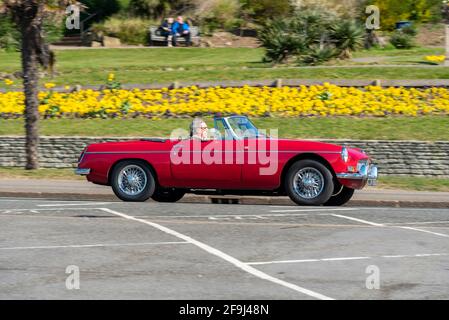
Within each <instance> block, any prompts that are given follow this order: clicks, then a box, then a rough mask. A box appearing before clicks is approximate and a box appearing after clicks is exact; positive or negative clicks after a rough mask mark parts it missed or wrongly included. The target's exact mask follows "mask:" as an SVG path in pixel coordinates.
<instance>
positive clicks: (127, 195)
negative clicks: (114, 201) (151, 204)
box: [111, 160, 156, 202]
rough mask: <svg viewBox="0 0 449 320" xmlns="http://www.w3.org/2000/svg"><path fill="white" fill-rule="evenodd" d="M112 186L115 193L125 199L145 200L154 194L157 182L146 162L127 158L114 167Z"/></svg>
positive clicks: (133, 200) (131, 200) (132, 200)
mask: <svg viewBox="0 0 449 320" xmlns="http://www.w3.org/2000/svg"><path fill="white" fill-rule="evenodd" d="M111 186H112V190H113V191H114V193H115V195H116V196H117V197H119V198H120V199H121V200H123V201H130V202H144V201H146V200H148V199H149V198H150V197H151V196H152V195H153V193H154V189H155V186H156V184H155V180H154V177H153V174H152V172H151V170H150V169H149V168H148V166H147V165H145V163H143V162H141V161H136V160H127V161H122V162H120V163H119V164H117V166H116V167H115V168H114V171H113V172H112V177H111Z"/></svg>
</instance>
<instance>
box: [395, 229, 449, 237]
mask: <svg viewBox="0 0 449 320" xmlns="http://www.w3.org/2000/svg"><path fill="white" fill-rule="evenodd" d="M394 228H401V229H406V230H414V231H419V232H425V233H430V234H433V235H435V236H439V237H445V238H449V234H444V233H439V232H433V231H429V230H425V229H418V228H412V227H401V226H394Z"/></svg>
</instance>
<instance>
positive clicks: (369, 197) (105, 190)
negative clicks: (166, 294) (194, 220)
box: [0, 179, 449, 207]
mask: <svg viewBox="0 0 449 320" xmlns="http://www.w3.org/2000/svg"><path fill="white" fill-rule="evenodd" d="M0 196H17V197H23V196H27V197H52V198H54V197H56V198H60V199H64V197H66V198H70V199H77V200H87V199H98V200H117V199H116V197H115V195H114V194H113V192H112V190H111V188H110V187H104V186H98V185H94V184H92V183H89V182H87V181H83V180H72V181H70V180H15V179H0ZM223 198H234V199H235V198H239V199H243V200H246V202H245V201H241V202H240V203H251V204H259V203H260V204H286V205H291V204H293V203H292V202H291V201H290V200H289V199H288V198H287V197H279V198H276V197H236V196H228V197H223ZM184 201H188V202H210V197H204V196H193V195H192V196H186V198H185V199H184ZM352 203H353V204H358V205H375V204H376V203H377V205H380V206H382V205H389V206H401V204H402V206H404V204H409V205H407V206H413V204H415V206H417V207H425V206H426V204H427V205H428V206H430V207H435V206H436V205H437V206H438V207H449V192H416V191H403V190H382V189H377V188H367V189H364V190H361V191H357V192H356V193H355V196H354V198H353V201H352Z"/></svg>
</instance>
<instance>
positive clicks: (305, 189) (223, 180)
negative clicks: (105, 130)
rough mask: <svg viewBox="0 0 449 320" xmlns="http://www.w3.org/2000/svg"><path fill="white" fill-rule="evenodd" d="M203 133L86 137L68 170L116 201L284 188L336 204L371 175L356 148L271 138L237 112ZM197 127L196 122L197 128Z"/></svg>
mask: <svg viewBox="0 0 449 320" xmlns="http://www.w3.org/2000/svg"><path fill="white" fill-rule="evenodd" d="M214 124H215V129H211V135H212V136H214V137H213V138H211V139H207V140H201V139H200V140H199V139H197V138H195V137H194V136H192V135H190V137H189V136H187V137H184V138H182V137H179V138H171V139H161V138H153V139H141V140H136V141H126V142H108V143H98V144H91V145H89V146H88V147H86V148H85V149H84V151H83V152H82V154H81V156H80V158H79V161H78V168H77V169H76V173H77V174H79V175H84V176H87V180H88V181H90V182H93V183H95V184H100V185H106V186H111V187H112V189H113V191H114V193H115V194H116V195H117V197H118V198H120V199H122V200H123V201H146V200H148V199H149V198H150V197H151V198H152V199H153V200H155V201H159V202H176V201H178V200H180V199H181V198H182V197H183V196H184V195H185V194H186V193H196V194H211V193H213V194H220V195H225V194H234V195H236V194H238V195H271V196H275V195H278V196H282V195H288V196H289V197H290V198H291V199H292V200H293V201H294V202H296V203H297V204H299V205H326V206H340V205H343V204H345V203H346V202H348V201H349V200H350V199H351V197H352V196H353V194H354V190H356V189H362V188H364V187H365V186H366V185H367V183H368V184H370V185H372V184H375V181H376V180H377V167H376V166H374V165H373V164H372V161H371V159H370V158H369V156H368V155H366V154H365V153H364V152H363V151H362V150H360V149H356V148H349V147H345V146H338V145H333V144H327V143H322V142H314V141H302V140H288V139H277V138H273V137H270V136H269V135H266V134H264V133H262V130H259V129H257V128H256V127H255V126H254V124H253V123H252V122H251V121H250V120H249V119H248V118H247V117H244V116H232V117H218V118H215V119H214ZM202 129H203V128H202Z"/></svg>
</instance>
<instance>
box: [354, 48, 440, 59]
mask: <svg viewBox="0 0 449 320" xmlns="http://www.w3.org/2000/svg"><path fill="white" fill-rule="evenodd" d="M441 54H444V48H433V47H432V48H429V47H416V48H412V49H404V50H398V49H394V48H391V47H386V48H384V49H370V50H361V51H357V52H354V58H362V57H390V56H408V57H410V56H419V57H424V56H428V55H441Z"/></svg>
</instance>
